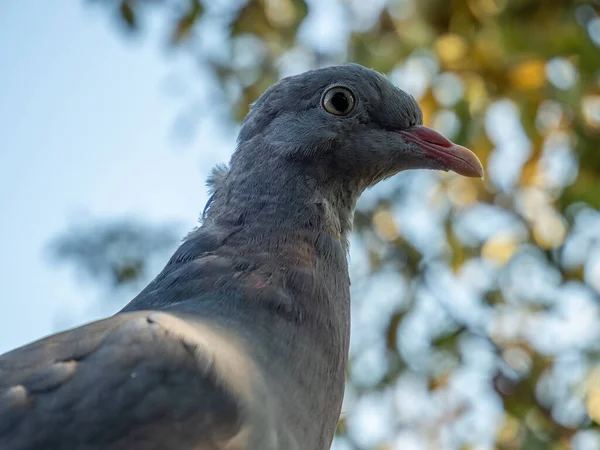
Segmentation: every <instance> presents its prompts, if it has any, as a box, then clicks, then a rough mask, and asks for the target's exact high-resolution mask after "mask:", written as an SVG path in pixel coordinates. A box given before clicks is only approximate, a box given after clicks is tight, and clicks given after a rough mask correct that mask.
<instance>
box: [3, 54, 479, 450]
mask: <svg viewBox="0 0 600 450" xmlns="http://www.w3.org/2000/svg"><path fill="white" fill-rule="evenodd" d="M408 169H434V170H444V171H454V172H456V173H457V174H460V175H463V176H467V177H482V176H483V168H482V165H481V163H480V162H479V160H478V159H477V157H476V156H475V154H474V153H473V152H471V151H470V150H468V149H467V148H465V147H462V146H459V145H457V144H454V143H452V142H450V141H449V140H448V139H446V138H445V137H443V136H442V135H441V134H440V133H438V132H436V131H434V130H433V129H431V128H427V127H425V126H423V116H422V112H421V109H420V108H419V106H418V104H417V102H416V101H415V99H414V98H413V97H412V96H410V95H409V94H407V93H406V92H404V91H402V90H400V89H399V88H397V87H396V86H394V85H393V84H392V83H391V82H390V81H388V79H387V78H386V77H385V76H384V75H382V74H380V73H378V72H376V71H373V70H371V69H367V68H364V67H362V66H360V65H357V64H348V65H341V66H332V67H326V68H322V69H317V70H313V71H309V72H305V73H303V74H300V75H295V76H292V77H288V78H284V79H282V80H281V81H279V82H278V83H276V84H274V85H273V86H271V87H270V88H269V89H268V90H267V91H266V92H265V93H264V94H263V95H262V96H261V97H260V98H259V99H258V100H257V101H256V102H255V103H254V104H253V105H252V106H251V108H250V112H249V113H248V115H247V117H246V118H245V119H244V121H243V122H242V125H241V128H240V131H239V136H238V140H237V146H236V150H235V152H234V153H233V155H232V157H231V159H230V162H229V164H228V165H226V166H225V165H220V166H217V167H216V168H215V169H214V170H213V171H212V173H211V175H210V177H209V180H208V185H209V187H210V194H211V197H210V200H209V202H208V204H207V207H206V208H205V210H204V213H203V215H202V220H201V222H200V225H199V227H197V228H196V229H195V230H193V231H192V232H191V233H190V234H189V235H188V236H187V237H186V238H185V239H184V240H183V241H182V244H181V246H180V247H179V248H178V249H177V250H176V251H175V253H174V254H173V256H172V257H171V258H170V260H169V261H168V262H167V264H166V266H165V268H164V269H163V270H162V272H160V273H159V274H158V275H157V276H156V278H155V279H154V280H153V281H151V282H150V283H149V285H148V286H147V287H146V288H145V289H143V290H142V291H141V292H140V293H139V294H138V295H137V296H136V297H135V298H134V299H133V300H132V301H131V302H130V303H129V304H127V305H126V306H125V307H124V308H123V309H122V310H121V311H119V312H118V313H117V314H115V315H114V316H112V317H109V318H106V319H104V320H100V321H96V322H92V323H89V324H87V325H83V326H81V327H78V328H74V329H71V330H69V331H65V332H62V333H58V334H54V335H51V336H49V337H45V338H43V339H41V340H38V341H36V342H33V343H31V344H29V345H26V346H24V347H21V348H18V349H15V350H13V351H10V352H8V353H6V354H4V355H2V356H0V448H2V449H11V450H33V449H44V450H59V449H60V450H70V449H81V450H98V449H111V450H125V449H127V450H161V449H170V450H183V449H186V450H188V449H194V450H300V449H302V450H325V449H328V448H330V446H331V443H332V440H333V436H334V434H335V430H336V426H337V422H338V420H339V417H340V410H341V405H342V399H343V396H344V386H345V374H346V369H347V364H348V346H349V334H350V280H349V275H348V263H347V253H348V236H349V233H350V231H351V229H352V221H353V212H354V209H355V205H356V202H357V199H358V198H359V196H360V195H361V193H362V192H363V191H365V190H366V189H368V188H370V187H372V186H374V185H375V184H376V183H378V182H380V181H382V180H384V179H386V178H389V177H391V176H393V175H395V174H397V173H398V172H401V171H403V170H408Z"/></svg>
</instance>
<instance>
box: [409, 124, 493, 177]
mask: <svg viewBox="0 0 600 450" xmlns="http://www.w3.org/2000/svg"><path fill="white" fill-rule="evenodd" d="M400 134H402V135H403V136H404V138H405V139H406V140H408V141H410V142H412V143H413V144H415V145H416V146H417V147H419V148H420V149H421V150H423V152H425V157H426V158H428V159H432V160H434V161H437V162H439V163H440V164H442V166H443V167H444V168H445V169H446V170H451V171H453V172H456V173H457V174H459V175H463V176H465V177H478V178H483V166H482V165H481V162H480V161H479V158H477V156H476V155H475V153H473V152H472V151H471V150H469V149H468V148H466V147H463V146H461V145H457V144H454V143H453V142H450V141H449V140H448V139H446V138H445V137H444V136H442V135H441V134H440V133H438V132H437V131H435V130H432V129H431V128H427V127H424V126H414V127H411V128H409V129H408V130H403V131H400Z"/></svg>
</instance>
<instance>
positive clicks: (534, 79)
mask: <svg viewBox="0 0 600 450" xmlns="http://www.w3.org/2000/svg"><path fill="white" fill-rule="evenodd" d="M509 79H510V82H511V84H512V85H513V86H514V87H515V88H516V89H519V90H521V91H531V90H535V89H539V88H540V87H542V86H543V85H544V84H545V83H546V62H545V61H543V60H541V59H531V60H529V61H525V62H522V63H521V64H518V65H517V66H515V67H513V68H512V70H511V71H510V74H509Z"/></svg>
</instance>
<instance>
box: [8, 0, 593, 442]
mask: <svg viewBox="0 0 600 450" xmlns="http://www.w3.org/2000/svg"><path fill="white" fill-rule="evenodd" d="M0 61H1V63H0V65H1V67H2V68H0V210H1V211H2V217H3V219H2V220H1V221H0V236H2V239H1V241H0V283H1V284H2V286H3V288H4V289H3V292H4V293H3V295H2V297H1V298H0V308H1V311H2V313H1V314H0V352H2V351H6V350H8V349H10V348H12V347H15V346H17V345H22V344H25V343H27V342H29V341H30V340H33V339H35V338H38V337H40V336H41V335H43V334H48V333H51V332H54V331H58V330H61V329H64V328H67V327H71V326H75V325H77V324H80V323H83V322H86V321H89V320H93V319H97V318H100V317H102V316H105V315H108V314H112V313H114V312H116V311H117V310H118V309H119V308H120V307H121V306H122V305H124V304H125V303H126V302H127V301H128V300H129V299H130V298H131V297H132V296H133V295H134V294H135V293H136V292H137V291H138V290H139V289H140V288H141V287H143V286H144V284H145V283H147V282H148V281H149V280H150V279H151V278H152V277H153V276H154V275H155V274H156V273H157V272H158V270H160V268H161V267H162V265H163V264H164V263H165V262H166V260H167V258H168V256H169V255H170V253H171V252H172V251H173V250H174V249H175V247H176V246H177V245H178V242H179V240H180V238H181V237H182V236H183V235H184V234H185V233H186V232H187V231H188V230H189V229H191V228H192V227H194V226H195V225H196V223H197V218H198V215H199V213H200V212H201V211H202V208H203V206H204V203H205V202H206V200H207V193H206V189H205V187H204V179H205V177H206V174H207V173H208V171H209V170H210V168H211V167H212V166H213V165H214V164H215V163H217V162H226V161H227V160H228V158H229V155H230V154H231V152H232V151H233V150H234V145H235V135H236V131H237V127H238V124H239V120H241V118H243V116H244V115H245V113H246V112H247V110H248V105H249V103H251V102H252V101H254V100H255V99H256V98H257V97H258V96H259V95H260V94H261V93H262V92H263V91H264V90H265V89H266V88H267V87H268V86H269V85H271V84H272V83H273V82H275V81H276V80H277V79H279V78H281V77H283V76H287V75H292V74H296V73H299V72H302V71H305V70H308V69H311V68H315V67H319V66H324V65H329V64H334V63H342V62H348V61H353V62H357V63H360V64H363V65H366V66H368V67H371V68H374V69H376V70H378V71H381V72H384V73H386V74H387V75H388V76H389V77H390V79H391V80H392V81H393V82H394V83H395V84H396V85H398V86H399V87H401V88H402V89H404V90H406V91H408V92H410V93H411V94H412V95H414V96H415V97H416V98H417V99H418V101H419V103H420V104H421V106H422V108H423V111H424V117H425V122H426V124H427V125H429V126H432V127H434V128H436V129H438V130H440V131H441V132H443V133H444V134H445V135H446V136H448V137H449V138H451V139H452V140H454V141H455V142H458V143H460V144H462V145H465V146H467V147H469V148H471V149H473V150H474V151H475V152H476V153H477V154H478V155H479V157H480V159H481V160H482V162H483V163H484V166H485V168H486V179H485V180H484V181H483V182H482V181H480V180H473V179H466V178H461V177H457V176H455V175H453V174H446V173H437V172H427V171H415V172H406V173H403V174H400V175H398V176H396V177H395V178H393V179H391V180H389V181H387V182H385V183H382V184H380V185H378V186H377V187H376V188H375V189H373V190H371V191H369V192H367V193H366V194H365V195H364V197H363V198H362V199H361V201H360V203H359V207H358V212H357V215H356V223H355V233H354V234H353V236H352V239H351V252H350V260H351V276H352V281H353V284H352V289H353V311H352V314H353V323H352V344H351V367H350V371H349V374H348V386H347V390H346V399H345V404H344V407H343V415H342V420H341V422H340V426H339V430H338V436H337V437H336V440H335V443H334V447H333V448H334V450H352V449H357V450H358V449H361V450H367V449H368V450H371V449H373V450H375V449H377V450H388V449H389V450H430V449H441V450H446V449H448V450H455V449H456V450H459V449H461V450H462V449H473V450H488V449H499V450H517V449H527V450H537V449H551V450H562V449H574V450H598V449H600V428H599V423H600V364H599V360H600V211H599V208H600V1H599V0H590V1H574V0H571V1H569V0H544V1H540V0H538V1H536V0H452V1H450V0H370V1H367V0H253V1H244V0H87V1H84V0H79V1H72V2H39V1H38V2H34V1H30V2H25V1H21V2H17V1H13V2H2V3H1V4H0Z"/></svg>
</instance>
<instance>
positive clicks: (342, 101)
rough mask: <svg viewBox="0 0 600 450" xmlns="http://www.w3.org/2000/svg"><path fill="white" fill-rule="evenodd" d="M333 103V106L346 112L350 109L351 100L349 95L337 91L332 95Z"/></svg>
mask: <svg viewBox="0 0 600 450" xmlns="http://www.w3.org/2000/svg"><path fill="white" fill-rule="evenodd" d="M331 104H332V105H333V107H334V108H335V109H336V110H337V111H339V112H344V111H346V110H347V109H348V106H350V105H349V102H348V97H347V96H346V94H344V93H343V92H336V93H335V94H333V95H332V96H331Z"/></svg>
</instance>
